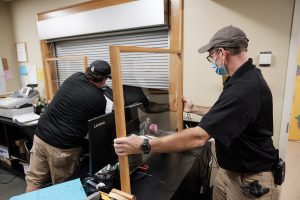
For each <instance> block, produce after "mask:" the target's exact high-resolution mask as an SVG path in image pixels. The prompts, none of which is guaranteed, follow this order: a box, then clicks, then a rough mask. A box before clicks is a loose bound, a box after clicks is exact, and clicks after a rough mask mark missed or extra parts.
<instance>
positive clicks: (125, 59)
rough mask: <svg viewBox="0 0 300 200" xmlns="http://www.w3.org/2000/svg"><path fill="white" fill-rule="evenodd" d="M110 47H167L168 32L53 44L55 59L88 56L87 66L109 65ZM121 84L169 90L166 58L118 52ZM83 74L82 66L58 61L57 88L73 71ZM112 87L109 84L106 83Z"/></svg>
mask: <svg viewBox="0 0 300 200" xmlns="http://www.w3.org/2000/svg"><path fill="white" fill-rule="evenodd" d="M109 46H140V47H152V48H168V47H169V39H168V30H166V29H165V30H155V31H152V32H149V31H145V32H138V33H134V32H133V33H130V32H129V33H128V32H126V33H124V34H118V35H115V34H114V35H107V34H106V35H104V36H95V37H90V36H89V37H88V38H77V39H73V40H72V39H71V40H70V39H69V40H65V41H64V40H60V41H56V42H54V48H55V54H56V57H63V56H87V57H88V63H89V64H90V63H91V62H93V61H94V60H96V59H100V60H105V61H107V62H108V63H109V62H110V57H109ZM121 68H122V77H123V84H127V85H132V86H138V87H146V88H156V89H168V87H169V56H168V54H154V53H121ZM79 71H83V63H82V62H79V61H78V62H77V61H72V64H70V63H68V62H66V61H58V62H57V76H58V85H59V86H61V84H62V83H63V82H64V80H66V79H67V78H68V77H69V76H70V75H71V74H73V73H74V72H79ZM108 84H109V85H111V82H110V81H108Z"/></svg>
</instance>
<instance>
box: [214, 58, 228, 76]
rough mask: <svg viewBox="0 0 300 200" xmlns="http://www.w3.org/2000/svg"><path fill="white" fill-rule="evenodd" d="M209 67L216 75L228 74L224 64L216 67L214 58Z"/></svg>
mask: <svg viewBox="0 0 300 200" xmlns="http://www.w3.org/2000/svg"><path fill="white" fill-rule="evenodd" d="M211 67H212V68H213V70H214V71H215V72H216V74H218V75H221V76H227V75H228V72H227V70H226V68H225V65H224V64H222V65H221V66H220V67H218V66H217V65H216V61H215V60H214V61H213V62H212V63H211Z"/></svg>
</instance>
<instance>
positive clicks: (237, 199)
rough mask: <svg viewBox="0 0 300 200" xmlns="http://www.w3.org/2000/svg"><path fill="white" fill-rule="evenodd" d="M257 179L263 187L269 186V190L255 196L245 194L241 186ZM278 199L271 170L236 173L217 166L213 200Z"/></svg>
mask: <svg viewBox="0 0 300 200" xmlns="http://www.w3.org/2000/svg"><path fill="white" fill-rule="evenodd" d="M254 180H258V181H259V184H260V185H261V186H262V187H263V188H270V191H269V192H268V193H267V194H265V195H263V196H261V197H260V198H257V197H255V196H253V195H251V194H249V195H245V194H244V193H243V189H242V187H243V186H245V185H247V184H249V183H251V182H253V181H254ZM248 199H251V200H253V199H257V200H278V199H279V186H276V185H275V184H274V178H273V174H272V172H261V173H245V174H241V173H236V172H232V171H229V170H225V169H222V168H219V170H218V172H217V175H216V179H215V182H214V188H213V200H248Z"/></svg>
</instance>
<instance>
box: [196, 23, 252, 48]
mask: <svg viewBox="0 0 300 200" xmlns="http://www.w3.org/2000/svg"><path fill="white" fill-rule="evenodd" d="M248 41H249V40H248V38H247V36H246V34H245V33H244V31H242V30H241V29H239V28H237V27H234V26H232V25H230V26H226V27H224V28H221V29H220V30H218V31H217V32H216V33H215V34H214V36H213V37H212V38H211V39H210V41H209V43H208V44H206V45H204V46H203V47H201V48H199V49H198V52H199V53H204V52H207V51H209V50H210V49H212V48H219V47H223V48H225V47H227V48H239V47H246V48H247V46H245V44H248Z"/></svg>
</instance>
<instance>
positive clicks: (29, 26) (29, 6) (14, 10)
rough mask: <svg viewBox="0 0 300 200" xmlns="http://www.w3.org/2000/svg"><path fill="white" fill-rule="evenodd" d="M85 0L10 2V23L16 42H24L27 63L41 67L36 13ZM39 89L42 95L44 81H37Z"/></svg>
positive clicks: (20, 0)
mask: <svg viewBox="0 0 300 200" xmlns="http://www.w3.org/2000/svg"><path fill="white" fill-rule="evenodd" d="M84 1H86V0H49V1H40V0H14V1H12V2H10V8H11V10H10V11H11V16H12V23H13V29H14V36H15V38H14V39H15V41H16V42H26V44H27V56H28V63H27V64H29V65H35V66H37V67H38V68H42V59H41V50H40V42H39V37H38V31H37V25H36V22H37V17H36V14H37V13H40V12H45V11H49V10H53V9H57V8H61V7H64V6H69V5H73V4H77V3H81V2H84ZM39 91H40V93H41V95H44V93H45V90H44V82H43V81H40V82H39Z"/></svg>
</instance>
